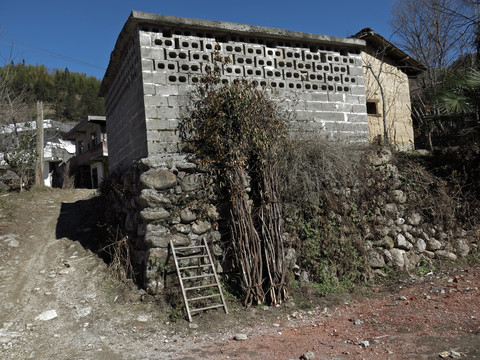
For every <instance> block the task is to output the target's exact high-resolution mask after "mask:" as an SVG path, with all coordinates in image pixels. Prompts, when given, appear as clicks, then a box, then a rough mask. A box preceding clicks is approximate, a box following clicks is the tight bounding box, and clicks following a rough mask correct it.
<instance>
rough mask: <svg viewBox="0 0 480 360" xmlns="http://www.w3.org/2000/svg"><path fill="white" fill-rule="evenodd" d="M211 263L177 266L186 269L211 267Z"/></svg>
mask: <svg viewBox="0 0 480 360" xmlns="http://www.w3.org/2000/svg"><path fill="white" fill-rule="evenodd" d="M211 266H212V264H198V265H190V266H183V267H179V269H180V270H188V269H198V268H200V267H211Z"/></svg>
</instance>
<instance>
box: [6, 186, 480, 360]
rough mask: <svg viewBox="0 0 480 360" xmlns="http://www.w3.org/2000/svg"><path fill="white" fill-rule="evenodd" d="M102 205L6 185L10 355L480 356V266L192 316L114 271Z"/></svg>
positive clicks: (87, 193) (87, 196)
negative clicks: (102, 239) (361, 291)
mask: <svg viewBox="0 0 480 360" xmlns="http://www.w3.org/2000/svg"><path fill="white" fill-rule="evenodd" d="M101 208H102V206H101V202H100V201H99V198H98V197H96V196H95V193H94V192H93V191H91V190H75V191H74V190H43V191H36V192H33V193H30V194H28V193H26V194H0V358H1V359H5V360H7V359H8V360H9V359H12V360H13V359H15V360H16V359H100V360H107V359H109V360H110V359H111V360H114V359H185V360H186V359H262V360H268V359H272V360H273V359H285V360H288V359H299V358H300V357H301V356H302V355H303V354H305V356H307V357H308V356H312V355H313V354H314V356H315V359H392V360H395V359H439V358H441V356H445V357H446V358H464V359H476V358H478V359H480V269H479V268H478V267H473V268H469V269H463V270H462V269H459V270H458V271H456V272H451V273H449V274H447V273H441V274H440V273H439V274H436V273H435V274H432V275H429V276H427V277H426V278H425V280H422V279H413V280H412V281H408V282H405V283H399V284H398V285H397V286H396V287H395V288H392V289H390V291H389V292H386V291H385V290H384V289H382V288H380V289H379V290H378V292H374V293H373V295H372V296H369V297H368V298H367V297H365V296H360V295H358V294H348V295H344V296H342V297H341V298H338V296H337V297H336V298H325V299H320V300H319V301H316V302H315V304H311V305H308V304H307V305H308V306H304V305H305V304H303V305H302V306H303V308H304V310H299V307H298V304H297V305H296V304H295V303H294V302H293V301H290V302H287V303H286V304H284V305H283V306H281V307H280V308H268V307H257V308H255V309H249V310H245V309H242V308H241V307H239V306H238V305H235V303H234V302H233V301H232V300H231V301H230V304H229V305H230V307H231V309H232V314H230V315H228V316H226V315H224V314H222V313H221V312H211V313H209V314H202V315H200V316H197V317H195V320H194V324H193V325H190V324H188V323H187V322H186V321H185V320H183V319H182V314H181V312H177V311H175V310H171V309H167V308H165V307H164V306H162V305H161V302H158V301H155V300H154V299H151V298H149V297H148V296H147V297H145V295H144V294H143V293H142V291H139V290H138V289H135V288H130V287H128V286H127V285H124V284H121V283H118V282H116V281H115V280H113V279H112V278H111V277H110V276H108V275H107V273H106V264H105V263H104V262H103V260H102V259H101V258H99V257H98V256H97V255H96V254H95V253H94V252H92V251H91V250H90V249H93V248H94V247H95V244H96V243H97V242H98V236H102V233H101V231H99V228H98V227H97V223H98V221H99V218H98V214H101ZM306 308H308V309H306ZM172 320H177V321H176V322H172ZM236 334H240V335H242V336H243V338H245V337H246V340H238V341H237V340H234V337H235V335H236Z"/></svg>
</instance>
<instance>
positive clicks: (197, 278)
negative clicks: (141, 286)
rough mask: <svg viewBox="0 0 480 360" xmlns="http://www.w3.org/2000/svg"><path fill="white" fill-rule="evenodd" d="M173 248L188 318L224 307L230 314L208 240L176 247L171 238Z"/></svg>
mask: <svg viewBox="0 0 480 360" xmlns="http://www.w3.org/2000/svg"><path fill="white" fill-rule="evenodd" d="M170 250H171V251H172V255H173V260H174V262H175V268H176V270H177V275H178V279H179V281H180V289H181V290H182V296H183V302H184V303H185V308H186V310H187V315H188V321H189V322H192V313H195V312H201V311H205V310H209V309H216V308H221V307H223V309H224V310H225V313H226V314H228V310H227V304H226V303H225V299H224V297H223V293H222V288H221V286H220V282H219V280H218V276H217V272H216V271H215V265H214V264H213V260H212V255H211V254H210V249H209V248H208V245H207V242H206V241H205V239H203V241H202V245H195V246H181V247H175V246H174V245H173V241H172V240H170ZM192 273H195V274H192ZM212 290H213V291H212ZM215 301H216V302H215ZM196 305H197V306H200V307H196Z"/></svg>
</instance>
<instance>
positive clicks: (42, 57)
mask: <svg viewBox="0 0 480 360" xmlns="http://www.w3.org/2000/svg"><path fill="white" fill-rule="evenodd" d="M391 7H392V1H391V0H362V1H359V0H342V1H339V0H337V1H335V0H330V1H325V0H323V1H322V0H311V1H307V0H290V1H284V0H275V1H271V0H268V1H261V0H257V1H253V0H242V1H231V0H230V1H229V0H222V1H217V0H212V1H209V0H196V1H191V0H156V1H152V0H149V1H143V0H141V1H138V0H137V1H127V0H117V1H105V0H96V1H91V0H77V1H68V0H57V1H53V0H45V1H39V0H36V1H31V0H0V65H1V66H3V65H5V63H7V62H9V61H10V60H12V59H13V60H14V61H15V62H19V61H22V60H25V62H26V63H27V64H39V65H45V66H46V67H47V68H49V69H55V68H60V69H64V68H66V67H68V69H69V70H70V71H75V72H82V73H85V74H87V75H92V76H95V77H97V78H99V79H101V78H103V75H104V73H105V69H106V67H107V65H108V61H109V58H110V52H111V51H112V50H113V47H114V45H115V41H116V39H117V37H118V34H119V33H120V30H121V29H122V27H123V24H124V23H125V21H126V20H127V18H128V16H129V14H130V12H131V10H138V11H145V12H151V13H156V14H162V15H173V16H182V17H191V18H198V19H206V20H222V21H230V22H236V23H242V24H249V25H258V26H267V27H275V28H282V29H287V30H294V31H303V32H307V33H314V34H323V35H332V36H340V37H346V36H349V35H352V34H354V33H356V32H358V31H359V30H361V29H362V28H365V27H371V28H373V29H374V30H375V32H377V33H379V34H381V35H382V36H384V37H385V38H387V39H388V38H390V35H391V28H390V25H389V20H390V18H391ZM12 44H13V46H12Z"/></svg>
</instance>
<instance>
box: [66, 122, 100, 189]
mask: <svg viewBox="0 0 480 360" xmlns="http://www.w3.org/2000/svg"><path fill="white" fill-rule="evenodd" d="M64 139H66V140H70V141H72V142H73V143H74V144H75V156H74V157H72V158H71V159H70V161H69V176H70V177H71V178H73V180H74V184H72V185H73V186H74V187H76V188H88V189H96V188H98V187H99V185H100V184H101V182H102V180H103V179H104V178H106V177H107V176H108V147H107V132H106V119H105V116H88V117H87V118H86V119H85V120H83V121H81V122H80V123H78V124H77V125H76V126H75V127H74V128H73V129H71V130H70V131H69V132H68V133H66V134H65V136H64Z"/></svg>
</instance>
